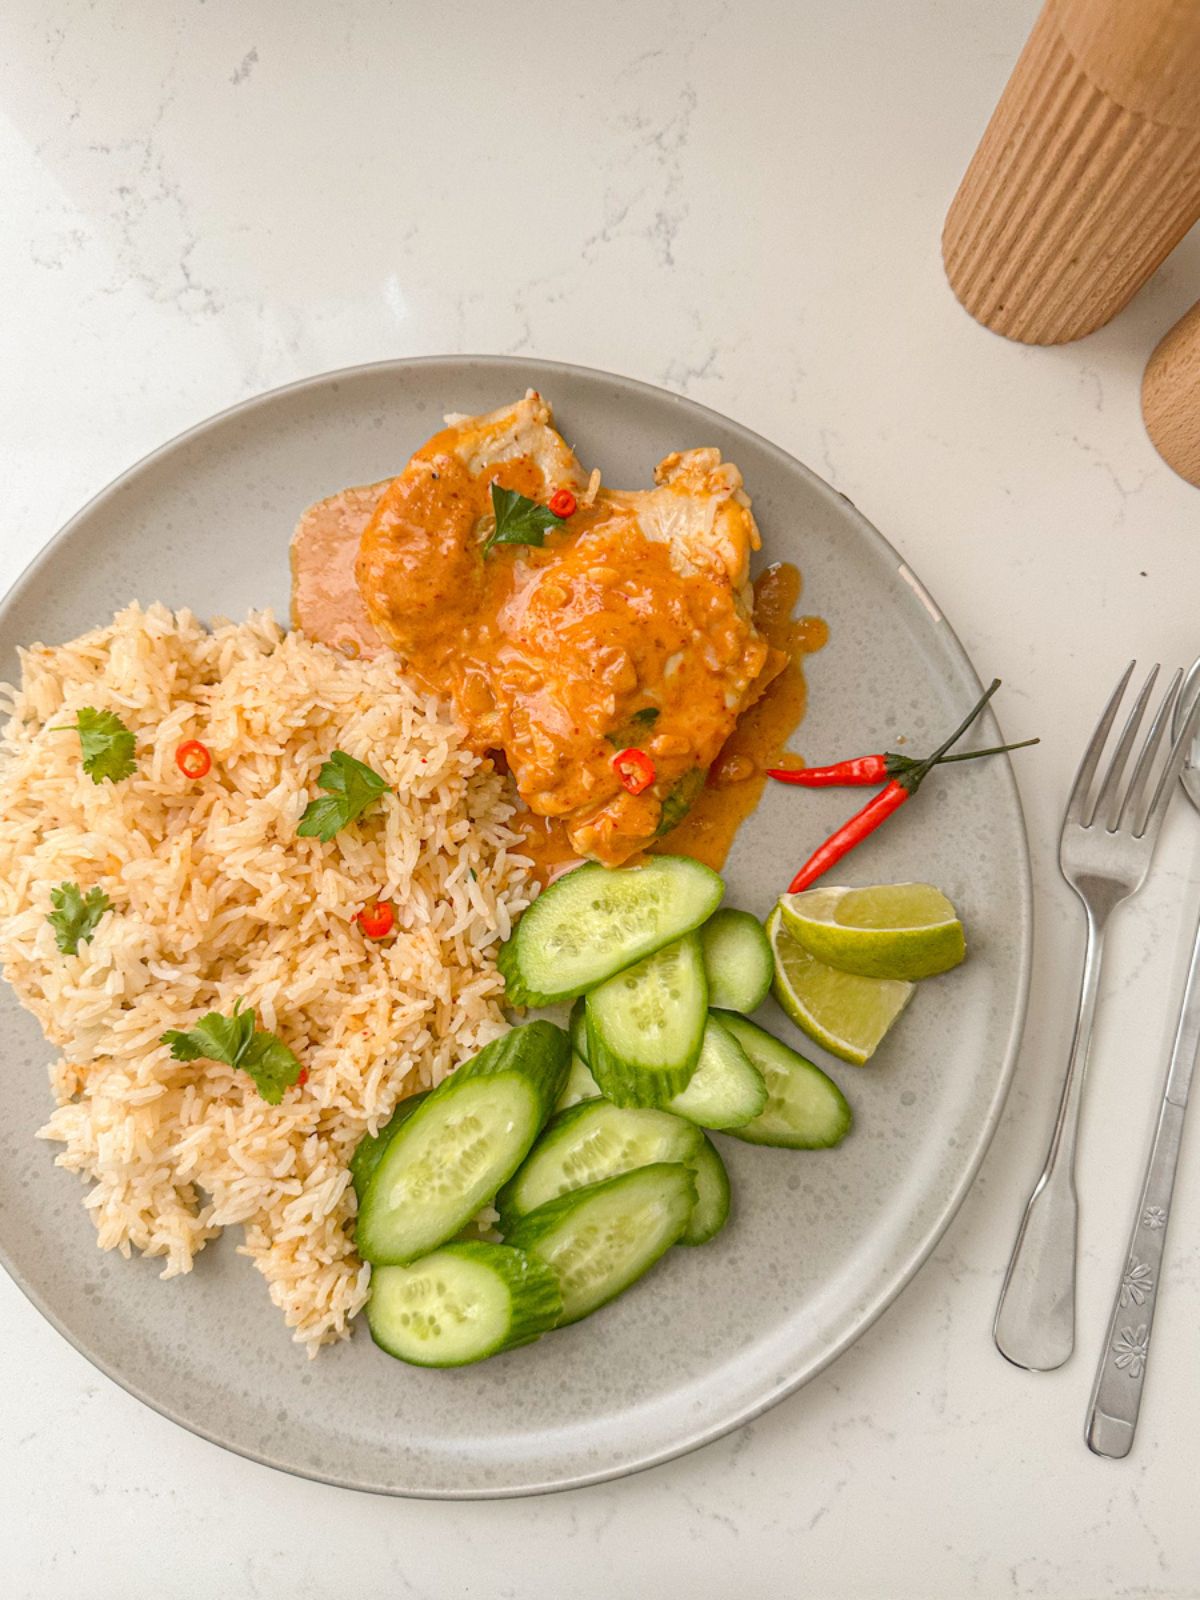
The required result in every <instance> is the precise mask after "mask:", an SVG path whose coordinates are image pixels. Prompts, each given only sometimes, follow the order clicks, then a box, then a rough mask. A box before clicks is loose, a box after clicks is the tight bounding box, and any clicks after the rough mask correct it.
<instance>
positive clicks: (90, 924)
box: [46, 883, 112, 956]
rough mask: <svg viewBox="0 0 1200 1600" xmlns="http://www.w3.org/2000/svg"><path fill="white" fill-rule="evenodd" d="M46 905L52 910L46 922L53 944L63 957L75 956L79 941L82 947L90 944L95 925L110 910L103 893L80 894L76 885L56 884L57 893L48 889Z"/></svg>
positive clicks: (89, 892) (100, 890)
mask: <svg viewBox="0 0 1200 1600" xmlns="http://www.w3.org/2000/svg"><path fill="white" fill-rule="evenodd" d="M50 904H51V905H52V906H53V907H54V910H53V911H51V912H50V913H49V914H48V915H47V917H46V921H47V922H48V923H49V924H50V926H51V927H52V928H53V929H54V942H55V944H56V945H57V946H58V948H59V949H60V950H61V951H62V953H63V955H65V956H73V955H76V954H77V953H78V950H79V943H80V940H82V941H83V943H84V944H88V943H89V942H90V941H91V937H92V935H93V934H94V933H95V931H96V924H97V923H98V922H99V921H100V918H101V917H102V916H103V915H104V913H105V912H106V911H108V910H110V909H111V907H112V901H111V900H110V899H109V898H108V896H107V895H106V894H105V892H104V890H103V889H101V888H95V889H89V890H88V892H87V893H86V894H81V893H80V891H79V885H78V884H77V883H60V884H59V886H58V888H57V889H51V891H50Z"/></svg>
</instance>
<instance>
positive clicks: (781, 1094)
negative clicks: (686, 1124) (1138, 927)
mask: <svg viewBox="0 0 1200 1600" xmlns="http://www.w3.org/2000/svg"><path fill="white" fill-rule="evenodd" d="M721 1022H722V1023H723V1024H724V1026H725V1027H726V1028H728V1029H729V1031H730V1033H731V1034H732V1035H733V1037H734V1038H735V1039H736V1040H737V1042H738V1043H739V1044H740V1045H741V1047H742V1049H743V1050H744V1051H745V1052H746V1054H747V1055H748V1056H749V1057H750V1060H751V1061H752V1062H753V1063H754V1065H755V1066H756V1067H757V1068H758V1070H759V1071H760V1072H761V1073H762V1075H763V1078H764V1080H765V1082H766V1085H767V1104H766V1107H765V1108H764V1110H763V1112H762V1114H761V1116H757V1117H755V1119H754V1120H753V1122H747V1123H746V1124H744V1126H742V1127H740V1128H730V1129H729V1130H728V1132H729V1133H730V1134H731V1135H732V1137H733V1138H735V1139H744V1140H745V1141H746V1142H747V1144H771V1145H780V1146H782V1147H784V1148H785V1149H788V1150H824V1149H828V1148H829V1147H830V1146H831V1145H835V1144H841V1142H842V1140H843V1139H844V1138H845V1137H846V1135H847V1134H848V1133H849V1131H850V1124H851V1122H852V1121H853V1116H852V1114H851V1111H850V1107H849V1105H848V1104H847V1101H846V1097H845V1095H844V1094H843V1093H842V1091H841V1090H840V1089H839V1088H838V1086H837V1084H836V1083H834V1081H833V1079H832V1078H830V1077H827V1076H826V1074H825V1073H823V1072H822V1071H821V1069H820V1067H817V1066H814V1065H813V1063H812V1062H811V1061H807V1060H806V1059H805V1058H804V1057H803V1056H802V1055H798V1054H797V1053H796V1051H795V1050H791V1049H789V1048H788V1046H787V1045H786V1044H782V1043H781V1042H780V1041H779V1040H778V1039H776V1038H775V1037H774V1035H772V1034H769V1033H767V1032H766V1030H765V1029H763V1028H758V1027H756V1026H755V1025H754V1023H753V1022H747V1021H746V1019H745V1017H735V1016H734V1015H733V1014H732V1012H728V1011H723V1012H722V1013H721Z"/></svg>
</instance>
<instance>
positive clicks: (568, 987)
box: [496, 856, 724, 1006]
mask: <svg viewBox="0 0 1200 1600" xmlns="http://www.w3.org/2000/svg"><path fill="white" fill-rule="evenodd" d="M723 893H724V885H723V884H722V882H721V880H720V878H719V877H718V876H717V874H716V873H715V872H713V871H712V870H711V869H710V868H709V867H704V866H701V864H700V863H699V862H698V861H693V860H691V858H690V857H688V856H653V857H651V858H650V860H649V861H647V862H646V864H645V866H642V867H620V868H617V869H615V870H613V869H610V868H608V867H602V866H599V865H598V864H596V863H595V862H589V863H588V864H587V865H586V866H582V867H576V868H575V870H574V872H568V873H565V874H564V875H563V876H562V877H561V878H558V879H556V881H555V882H554V883H552V884H551V885H550V887H549V888H548V889H546V890H544V891H543V893H542V894H540V895H539V896H538V898H537V899H536V900H535V901H534V902H533V904H532V905H531V906H530V907H529V909H528V911H526V912H525V914H524V915H523V916H522V917H521V920H520V921H519V922H518V923H517V926H516V930H515V931H514V932H513V934H512V935H511V936H510V937H509V938H508V939H506V940H505V942H504V943H503V944H502V945H501V946H500V950H499V953H498V955H497V957H496V959H497V962H498V964H499V967H500V970H501V972H502V973H503V974H504V982H505V987H506V989H507V992H508V1000H509V1003H510V1004H511V1005H515V1006H543V1005H550V1004H552V1003H553V1002H554V1001H556V1000H569V999H570V998H571V996H572V995H577V994H585V993H586V992H587V991H588V990H589V989H593V988H595V986H596V985H597V984H598V983H603V982H604V980H605V979H606V978H611V977H612V975H613V974H614V973H616V972H620V971H622V969H623V968H625V967H629V966H632V965H633V963H634V962H635V961H640V960H641V959H642V958H643V957H644V956H648V955H652V954H653V952H654V951H655V950H661V949H662V947H663V945H665V944H670V943H671V941H672V940H673V939H678V938H679V937H680V936H681V935H682V934H685V933H689V932H690V931H691V930H692V929H693V928H698V927H699V926H700V924H701V923H702V922H703V921H704V920H705V919H706V918H707V917H709V916H711V915H712V913H713V912H714V911H715V910H716V909H717V907H718V905H720V903H721V896H722V894H723Z"/></svg>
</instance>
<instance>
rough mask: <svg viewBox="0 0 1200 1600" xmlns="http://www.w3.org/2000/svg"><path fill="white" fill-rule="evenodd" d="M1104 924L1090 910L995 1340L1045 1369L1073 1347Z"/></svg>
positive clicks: (1012, 1355)
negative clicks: (1079, 1181)
mask: <svg viewBox="0 0 1200 1600" xmlns="http://www.w3.org/2000/svg"><path fill="white" fill-rule="evenodd" d="M1104 926H1105V919H1104V918H1103V917H1098V916H1097V915H1096V914H1095V912H1094V911H1093V910H1092V909H1091V908H1088V920H1087V949H1086V951H1085V954H1084V959H1083V982H1082V984H1081V987H1080V992H1079V1012H1078V1015H1077V1017H1076V1019H1075V1034H1074V1037H1073V1038H1072V1040H1071V1055H1070V1060H1069V1061H1068V1063H1067V1075H1066V1079H1065V1081H1064V1083H1063V1089H1062V1098H1061V1099H1060V1101H1059V1105H1058V1116H1057V1117H1056V1118H1055V1123H1054V1132H1053V1134H1052V1135H1051V1137H1050V1148H1049V1150H1048V1151H1047V1153H1046V1162H1045V1165H1044V1166H1043V1168H1042V1173H1041V1177H1040V1178H1039V1179H1038V1181H1037V1184H1036V1185H1035V1187H1034V1190H1033V1193H1032V1194H1031V1195H1030V1197H1029V1202H1028V1204H1027V1205H1026V1207H1025V1214H1024V1216H1023V1217H1022V1218H1021V1226H1020V1228H1019V1229H1018V1230H1017V1239H1016V1243H1015V1244H1014V1245H1013V1252H1012V1257H1011V1259H1010V1260H1009V1263H1008V1271H1007V1273H1006V1274H1005V1277H1004V1287H1003V1288H1002V1289H1001V1291H1000V1303H999V1305H998V1306H997V1307H996V1321H995V1324H994V1326H993V1328H992V1337H993V1338H994V1339H995V1341H996V1347H997V1349H998V1350H999V1351H1000V1354H1001V1355H1003V1356H1005V1357H1007V1359H1008V1360H1009V1361H1011V1362H1013V1363H1014V1364H1015V1365H1016V1366H1018V1367H1026V1368H1028V1369H1030V1370H1031V1371H1034V1372H1050V1371H1052V1370H1053V1369H1054V1368H1055V1367H1061V1366H1062V1364H1063V1362H1064V1361H1065V1360H1066V1359H1067V1357H1068V1356H1069V1355H1070V1354H1071V1351H1072V1350H1073V1349H1074V1348H1075V1239H1076V1231H1077V1223H1078V1215H1079V1204H1078V1201H1077V1199H1076V1196H1075V1144H1076V1140H1077V1138H1078V1134H1079V1108H1080V1106H1081V1104H1082V1101H1083V1077H1084V1070H1085V1068H1086V1066H1087V1058H1088V1050H1089V1048H1090V1046H1091V1042H1092V1026H1093V1023H1094V1022H1095V1018H1096V997H1097V995H1098V994H1099V992H1100V964H1101V961H1102V960H1103V956H1104Z"/></svg>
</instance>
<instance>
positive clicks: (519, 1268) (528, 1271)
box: [367, 1242, 563, 1367]
mask: <svg viewBox="0 0 1200 1600" xmlns="http://www.w3.org/2000/svg"><path fill="white" fill-rule="evenodd" d="M562 1308H563V1302H562V1294H561V1291H560V1290H559V1287H558V1277H557V1275H556V1273H555V1272H554V1270H553V1269H552V1268H551V1267H548V1266H547V1265H546V1264H545V1262H543V1261H540V1260H538V1259H537V1258H536V1257H535V1256H530V1255H526V1254H525V1253H524V1252H523V1251H520V1250H514V1249H512V1248H511V1247H510V1246H508V1245H504V1244H484V1243H482V1242H476V1243H462V1244H448V1245H444V1246H443V1247H442V1249H440V1250H435V1251H434V1252H433V1253H432V1255H427V1256H422V1257H421V1259H420V1260H419V1261H414V1262H413V1263H412V1264H411V1266H407V1267H376V1268H375V1270H374V1272H373V1273H372V1274H371V1298H370V1300H368V1302H367V1325H368V1326H369V1327H370V1329H371V1337H372V1338H373V1339H374V1341H375V1343H376V1344H377V1345H379V1346H380V1348H381V1349H383V1350H386V1351H387V1353H388V1355H390V1356H396V1357H397V1358H398V1359H399V1360H401V1361H408V1362H411V1363H412V1364H413V1365H414V1366H418V1367H465V1366H467V1365H468V1363H469V1362H472V1361H482V1360H483V1359H484V1357H485V1356H494V1355H496V1354H498V1352H499V1351H501V1350H510V1349H511V1348H512V1347H513V1346H514V1345H518V1344H528V1343H529V1342H530V1340H531V1339H536V1338H537V1337H538V1336H539V1335H540V1334H543V1333H545V1332H546V1330H547V1329H548V1328H553V1327H554V1326H555V1324H556V1323H557V1321H558V1319H559V1317H560V1316H561V1315H562Z"/></svg>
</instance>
